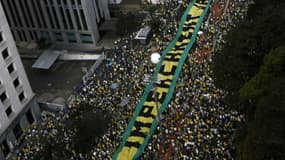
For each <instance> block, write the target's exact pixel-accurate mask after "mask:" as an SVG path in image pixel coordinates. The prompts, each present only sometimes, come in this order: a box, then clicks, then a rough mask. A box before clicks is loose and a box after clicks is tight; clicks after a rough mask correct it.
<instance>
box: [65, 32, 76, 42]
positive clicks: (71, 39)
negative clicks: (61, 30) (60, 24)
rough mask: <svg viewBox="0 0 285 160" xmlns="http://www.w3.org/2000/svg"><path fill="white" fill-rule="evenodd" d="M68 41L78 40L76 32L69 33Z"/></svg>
mask: <svg viewBox="0 0 285 160" xmlns="http://www.w3.org/2000/svg"><path fill="white" fill-rule="evenodd" d="M67 39H68V42H76V37H75V34H74V33H67Z"/></svg>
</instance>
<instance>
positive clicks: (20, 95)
mask: <svg viewBox="0 0 285 160" xmlns="http://www.w3.org/2000/svg"><path fill="white" fill-rule="evenodd" d="M18 98H19V100H20V101H21V102H22V101H23V100H24V99H25V94H24V91H22V92H21V93H20V94H19V96H18Z"/></svg>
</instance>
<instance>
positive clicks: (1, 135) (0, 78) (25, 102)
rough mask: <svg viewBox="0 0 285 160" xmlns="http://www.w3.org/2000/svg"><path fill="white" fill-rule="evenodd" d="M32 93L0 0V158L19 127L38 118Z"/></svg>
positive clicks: (17, 135)
mask: <svg viewBox="0 0 285 160" xmlns="http://www.w3.org/2000/svg"><path fill="white" fill-rule="evenodd" d="M39 113H40V110H39V108H38V107H36V102H35V100H34V93H33V91H32V89H31V86H30V84H29V81H28V78H27V76H26V73H25V71H24V67H23V64H22V62H21V59H20V57H19V54H18V50H17V48H16V45H15V42H14V39H13V37H12V34H11V31H10V29H9V25H8V22H7V20H6V17H5V15H4V12H3V8H2V5H1V2H0V159H1V160H2V159H7V158H8V157H9V156H10V155H11V152H13V151H14V150H15V144H16V143H17V140H18V139H19V138H20V137H21V135H22V134H23V130H24V129H25V128H26V127H27V126H28V125H29V124H32V123H35V122H36V121H38V120H39V118H40V117H39V115H40V114H39Z"/></svg>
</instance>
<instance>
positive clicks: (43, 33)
mask: <svg viewBox="0 0 285 160" xmlns="http://www.w3.org/2000/svg"><path fill="white" fill-rule="evenodd" d="M41 39H44V40H50V37H49V33H48V32H47V31H41Z"/></svg>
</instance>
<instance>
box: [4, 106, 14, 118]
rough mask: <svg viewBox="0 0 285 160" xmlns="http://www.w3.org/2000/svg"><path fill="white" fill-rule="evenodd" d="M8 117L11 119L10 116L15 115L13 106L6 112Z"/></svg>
mask: <svg viewBox="0 0 285 160" xmlns="http://www.w3.org/2000/svg"><path fill="white" fill-rule="evenodd" d="M5 112H6V115H7V117H10V115H11V114H12V113H13V109H12V106H9V107H8V108H7V109H6V110H5Z"/></svg>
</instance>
